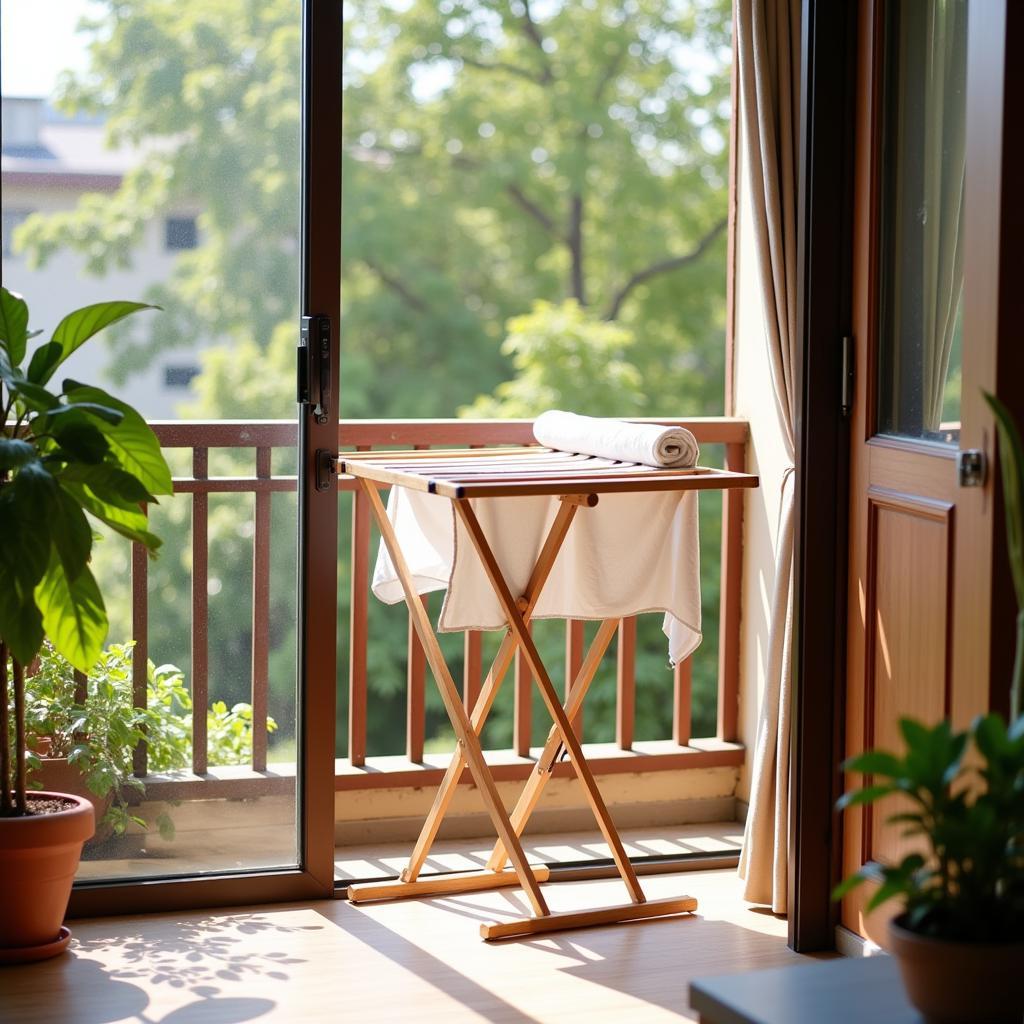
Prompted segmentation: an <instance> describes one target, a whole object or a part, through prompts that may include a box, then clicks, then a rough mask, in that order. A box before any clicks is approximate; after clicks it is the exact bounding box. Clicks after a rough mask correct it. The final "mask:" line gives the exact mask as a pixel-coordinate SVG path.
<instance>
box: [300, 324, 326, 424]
mask: <svg viewBox="0 0 1024 1024" xmlns="http://www.w3.org/2000/svg"><path fill="white" fill-rule="evenodd" d="M299 324H300V329H299V347H298V350H297V353H296V354H297V356H298V361H297V366H296V375H295V379H296V401H297V402H298V403H299V404H300V405H309V406H311V407H312V408H311V411H312V413H313V417H314V418H315V419H316V421H317V423H326V422H327V413H328V410H329V409H330V406H331V321H330V318H329V317H326V316H304V317H301V318H300V320H299Z"/></svg>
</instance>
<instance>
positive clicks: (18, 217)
mask: <svg viewBox="0 0 1024 1024" xmlns="http://www.w3.org/2000/svg"><path fill="white" fill-rule="evenodd" d="M31 212H32V211H31V210H4V213H3V254H4V256H5V257H7V256H13V255H14V231H15V228H17V227H18V225H19V224H21V222H22V221H23V220H25V218H26V217H28V216H29V214H30V213H31Z"/></svg>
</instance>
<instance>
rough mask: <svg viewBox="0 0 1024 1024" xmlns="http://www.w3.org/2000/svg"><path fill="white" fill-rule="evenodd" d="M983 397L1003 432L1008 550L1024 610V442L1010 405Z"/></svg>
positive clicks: (1019, 604)
mask: <svg viewBox="0 0 1024 1024" xmlns="http://www.w3.org/2000/svg"><path fill="white" fill-rule="evenodd" d="M983 394H984V395H985V401H986V402H988V405H989V408H990V409H991V410H992V414H993V415H994V416H995V420H996V429H997V430H998V431H999V468H1000V469H1001V471H1002V477H1003V495H1004V498H1005V501H1006V546H1007V548H1008V549H1009V556H1010V570H1011V573H1012V575H1013V586H1014V590H1016V592H1017V607H1018V608H1024V441H1022V440H1021V435H1020V431H1019V430H1018V429H1017V424H1016V422H1015V421H1014V418H1013V414H1012V413H1011V412H1010V410H1009V409H1008V408H1007V407H1006V405H1004V404H1003V402H1001V401H1000V400H999V399H998V398H996V396H995V395H992V394H989V393H988V392H987V391H986V392H983Z"/></svg>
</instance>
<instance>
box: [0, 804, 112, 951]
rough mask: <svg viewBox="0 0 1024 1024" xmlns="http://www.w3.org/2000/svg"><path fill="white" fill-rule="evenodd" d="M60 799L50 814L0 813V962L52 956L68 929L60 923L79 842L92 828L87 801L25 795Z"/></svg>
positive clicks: (93, 821) (93, 822) (92, 814)
mask: <svg viewBox="0 0 1024 1024" xmlns="http://www.w3.org/2000/svg"><path fill="white" fill-rule="evenodd" d="M46 798H50V799H62V800H66V801H68V802H69V803H70V804H72V805H73V806H70V807H68V809H67V810H64V811H56V812H54V813H53V814H38V815H28V816H26V817H22V818H0V907H2V908H3V910H2V912H0V963H24V962H26V961H29V960H44V959H46V958H47V957H51V956H56V955H57V954H58V953H60V952H62V951H63V950H64V948H65V947H66V946H67V942H68V938H69V937H70V934H71V933H70V932H69V931H68V930H67V929H66V928H61V922H62V921H63V920H64V912H65V911H66V910H67V907H68V899H69V897H70V896H71V883H72V882H73V881H74V878H75V871H77V870H78V860H79V857H80V856H81V853H82V845H83V843H85V841H86V840H87V839H88V838H89V837H90V836H92V834H93V832H94V831H95V828H96V818H95V812H94V811H93V807H92V804H91V803H90V802H89V801H88V800H85V799H83V798H82V797H78V796H73V795H72V794H70V793H46V792H42V793H31V794H29V798H28V799H29V801H30V802H31V801H35V800H40V799H46Z"/></svg>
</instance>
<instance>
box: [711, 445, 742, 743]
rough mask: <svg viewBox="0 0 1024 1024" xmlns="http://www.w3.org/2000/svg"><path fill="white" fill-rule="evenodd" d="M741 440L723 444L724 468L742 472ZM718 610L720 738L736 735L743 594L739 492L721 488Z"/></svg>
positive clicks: (729, 738) (733, 738) (740, 499)
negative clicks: (720, 560) (720, 565)
mask: <svg viewBox="0 0 1024 1024" xmlns="http://www.w3.org/2000/svg"><path fill="white" fill-rule="evenodd" d="M746 460H747V449H746V445H745V444H728V445H726V446H725V468H726V469H729V470H731V471H733V472H734V473H742V472H743V471H744V468H745V466H746ZM721 581H722V582H721V594H720V597H719V601H720V603H719V613H718V730H717V735H718V738H719V739H720V740H728V741H733V740H736V739H737V738H738V737H739V706H740V613H741V607H742V606H741V600H742V594H743V495H742V493H740V492H738V491H723V492H722V567H721Z"/></svg>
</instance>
